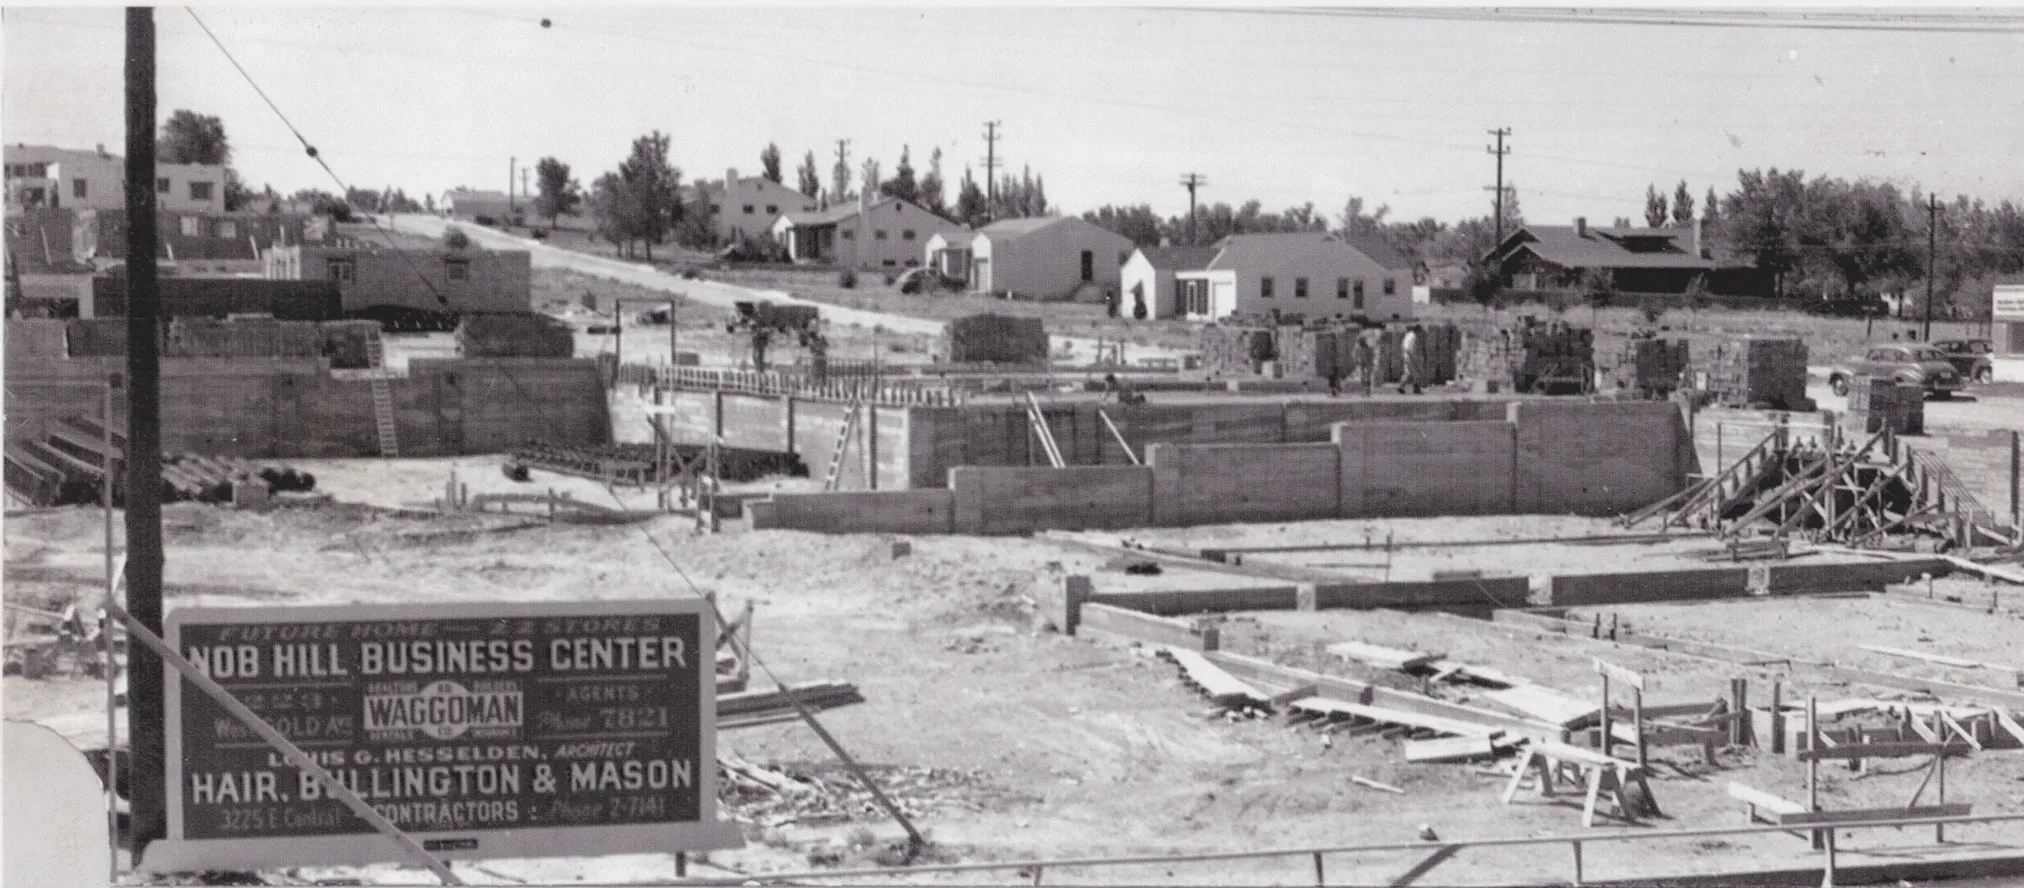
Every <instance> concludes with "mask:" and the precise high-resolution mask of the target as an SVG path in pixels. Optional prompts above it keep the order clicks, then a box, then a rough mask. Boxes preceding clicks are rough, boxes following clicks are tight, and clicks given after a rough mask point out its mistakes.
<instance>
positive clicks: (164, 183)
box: [155, 179, 169, 194]
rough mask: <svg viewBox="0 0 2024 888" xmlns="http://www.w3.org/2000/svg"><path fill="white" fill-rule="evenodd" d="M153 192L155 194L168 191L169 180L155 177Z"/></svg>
mask: <svg viewBox="0 0 2024 888" xmlns="http://www.w3.org/2000/svg"><path fill="white" fill-rule="evenodd" d="M155 193H157V194H167V193H169V180H167V179H156V180H155Z"/></svg>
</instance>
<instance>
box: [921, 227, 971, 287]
mask: <svg viewBox="0 0 2024 888" xmlns="http://www.w3.org/2000/svg"><path fill="white" fill-rule="evenodd" d="M976 240H977V233H976V232H974V231H971V230H969V229H967V228H961V229H957V230H955V231H941V232H936V233H935V236H934V237H931V238H928V245H927V247H926V248H925V249H923V250H922V253H923V254H924V258H925V259H926V260H927V263H928V267H929V268H932V269H935V270H936V271H939V272H941V273H942V276H943V277H945V278H948V279H950V280H958V281H968V280H970V268H971V265H970V247H971V244H972V243H974V242H975V241H976Z"/></svg>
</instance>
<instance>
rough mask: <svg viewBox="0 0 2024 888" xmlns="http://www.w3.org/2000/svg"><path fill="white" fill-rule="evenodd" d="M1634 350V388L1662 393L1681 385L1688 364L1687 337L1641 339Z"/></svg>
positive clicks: (1632, 385)
mask: <svg viewBox="0 0 2024 888" xmlns="http://www.w3.org/2000/svg"><path fill="white" fill-rule="evenodd" d="M1631 349H1632V352H1631V368H1632V369H1631V387H1632V388H1634V389H1636V390H1638V391H1640V392H1646V393H1652V394H1661V395H1662V394H1666V393H1669V392H1671V391H1673V390H1674V389H1677V388H1679V385H1680V374H1682V373H1685V372H1686V371H1687V368H1688V366H1689V354H1690V351H1689V349H1688V348H1687V341H1686V340H1684V339H1639V340H1635V341H1633V342H1632V343H1631Z"/></svg>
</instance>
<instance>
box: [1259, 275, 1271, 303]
mask: <svg viewBox="0 0 2024 888" xmlns="http://www.w3.org/2000/svg"><path fill="white" fill-rule="evenodd" d="M1258 298H1260V299H1270V298H1272V276H1271V275H1266V276H1264V277H1262V278H1259V279H1258Z"/></svg>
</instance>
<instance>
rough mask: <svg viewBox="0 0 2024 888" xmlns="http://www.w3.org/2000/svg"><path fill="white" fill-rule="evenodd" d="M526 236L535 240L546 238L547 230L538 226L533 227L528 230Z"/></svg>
mask: <svg viewBox="0 0 2024 888" xmlns="http://www.w3.org/2000/svg"><path fill="white" fill-rule="evenodd" d="M527 236H528V237H531V238H533V239H535V240H547V239H548V232H547V231H545V230H543V229H540V228H533V229H529V230H528V232H527Z"/></svg>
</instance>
